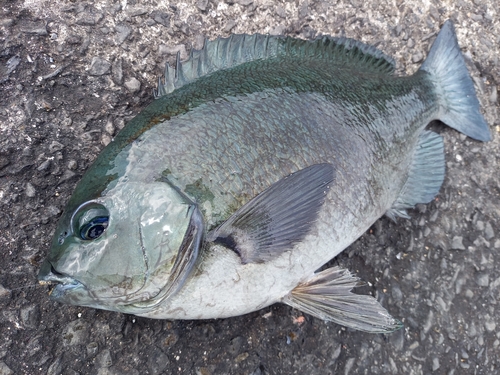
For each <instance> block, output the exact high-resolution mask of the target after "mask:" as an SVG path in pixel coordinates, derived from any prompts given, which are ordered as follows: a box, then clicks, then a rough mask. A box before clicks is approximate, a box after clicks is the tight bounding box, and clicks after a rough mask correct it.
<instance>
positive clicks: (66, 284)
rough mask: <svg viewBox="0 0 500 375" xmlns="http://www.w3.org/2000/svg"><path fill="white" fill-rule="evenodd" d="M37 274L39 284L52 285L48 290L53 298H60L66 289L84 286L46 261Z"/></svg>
mask: <svg viewBox="0 0 500 375" xmlns="http://www.w3.org/2000/svg"><path fill="white" fill-rule="evenodd" d="M46 263H47V264H44V265H43V267H42V270H41V271H40V274H39V275H38V283H39V284H40V285H51V286H53V287H52V288H51V289H50V291H49V296H50V297H51V298H53V299H58V298H60V297H61V296H62V295H63V294H64V293H65V292H66V291H67V290H70V289H75V288H85V286H84V285H83V284H82V283H81V282H79V281H77V280H75V279H74V278H72V277H70V276H67V275H64V274H62V273H61V272H59V271H57V270H56V269H55V268H54V266H53V265H52V264H51V263H50V262H46Z"/></svg>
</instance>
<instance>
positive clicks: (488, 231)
mask: <svg viewBox="0 0 500 375" xmlns="http://www.w3.org/2000/svg"><path fill="white" fill-rule="evenodd" d="M484 236H485V237H486V239H487V240H491V239H492V238H493V237H495V232H494V231H493V227H492V226H491V223H490V222H489V221H488V222H487V223H486V227H485V229H484Z"/></svg>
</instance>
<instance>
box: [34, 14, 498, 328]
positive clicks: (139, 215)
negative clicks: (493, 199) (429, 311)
mask: <svg viewBox="0 0 500 375" xmlns="http://www.w3.org/2000/svg"><path fill="white" fill-rule="evenodd" d="M393 69H394V65H393V62H392V60H391V59H390V58H388V57H387V56H385V55H384V54H383V53H381V52H380V51H378V50H376V49H375V48H373V47H370V46H367V45H365V44H362V43H360V42H356V41H353V40H350V39H335V38H327V37H325V38H322V39H318V40H315V41H301V40H295V39H291V38H280V37H269V36H261V35H254V36H233V37H231V38H229V39H219V40H216V41H213V42H206V44H205V47H204V49H203V50H202V51H195V52H194V54H192V55H191V58H190V60H189V61H188V62H186V63H183V64H182V65H180V64H178V65H177V67H176V69H175V71H174V70H168V69H167V71H166V73H165V79H166V82H165V83H163V82H160V83H159V87H158V96H159V98H158V99H157V100H156V101H155V102H153V103H152V104H151V105H150V106H149V107H147V108H146V109H145V110H143V111H142V112H141V113H140V114H139V115H138V116H137V117H135V118H134V119H133V120H132V121H131V122H130V123H129V124H127V126H126V127H125V128H124V129H123V130H122V131H121V132H120V134H119V135H118V136H117V137H116V138H115V140H114V141H113V142H112V143H111V144H110V145H108V146H107V147H106V149H105V150H104V151H103V152H102V153H101V154H100V155H99V157H98V159H97V160H96V162H95V163H94V164H93V166H92V167H91V168H90V169H89V170H88V171H87V173H86V174H85V175H84V177H83V178H82V180H81V182H80V183H79V184H78V186H77V188H76V190H75V192H74V194H73V196H72V197H71V199H70V201H69V203H68V205H67V207H66V209H65V212H64V214H63V216H62V217H61V219H60V223H59V226H58V228H57V231H56V234H55V236H54V240H53V244H52V248H51V250H50V253H49V256H48V258H47V260H46V261H45V263H44V265H43V266H42V269H41V271H40V276H39V279H40V280H41V282H51V283H56V284H57V285H56V286H55V288H54V289H53V291H52V294H51V297H52V298H53V299H55V300H58V301H61V302H64V303H70V304H76V305H83V306H90V307H95V308H102V309H108V310H115V311H122V312H126V313H132V314H135V315H139V316H146V317H151V318H160V319H206V318H223V317H229V316H235V315H241V314H245V313H247V312H250V311H255V310H258V309H260V308H263V307H265V306H268V305H270V304H273V303H276V302H284V303H287V304H289V305H291V306H294V307H297V308H300V309H302V310H303V311H305V312H308V313H310V314H312V315H315V316H317V317H320V318H323V319H327V320H333V321H336V322H338V323H341V324H345V325H347V326H350V327H353V328H357V329H361V330H365V331H369V332H387V331H391V330H393V329H396V328H397V327H399V326H400V325H399V322H398V321H397V320H395V319H393V318H392V317H391V316H390V315H389V314H388V313H387V312H386V311H385V309H383V307H381V306H380V305H379V304H378V302H377V301H376V300H375V299H374V298H372V297H370V296H361V295H357V294H352V293H351V292H350V290H351V289H352V287H354V286H355V285H356V283H357V279H356V278H355V277H353V276H351V275H350V273H349V272H348V271H346V270H342V269H340V268H338V267H334V268H331V269H327V270H325V271H322V272H319V273H316V270H318V269H319V268H320V267H321V266H322V265H324V264H325V263H326V262H328V261H329V260H330V259H332V258H333V257H335V256H336V255H337V254H339V253H340V252H341V251H342V250H343V249H345V248H346V247H347V246H349V245H350V244H351V243H352V242H354V241H355V240H356V239H357V238H358V237H359V236H361V235H362V234H363V233H364V232H365V231H366V230H367V229H368V228H369V227H370V226H371V225H372V224H373V223H374V222H375V221H376V220H377V219H378V218H380V217H381V216H382V215H384V214H388V215H389V216H391V217H395V216H406V212H405V209H407V208H411V207H413V206H414V205H415V204H416V203H427V202H429V201H430V200H432V199H433V197H434V196H435V195H436V194H437V193H438V191H439V188H440V186H441V184H442V181H443V178H444V152H443V141H442V138H441V137H440V136H439V135H437V134H435V133H433V132H430V131H427V130H425V127H426V126H427V124H428V123H429V122H430V121H432V120H434V119H440V120H442V121H443V122H445V123H446V124H448V125H450V126H452V127H454V128H455V129H457V130H459V131H461V132H463V133H465V134H467V135H469V136H471V137H473V138H475V139H479V140H488V139H489V137H490V134H489V130H488V127H487V125H486V123H485V122H484V119H483V118H482V116H481V114H480V113H479V108H478V101H477V99H476V96H475V93H474V89H473V85H472V81H471V79H470V77H469V76H468V72H467V70H466V68H465V65H464V63H463V58H462V56H461V53H460V50H459V48H458V44H457V42H456V37H455V34H454V30H453V26H452V25H451V23H450V22H447V23H445V25H444V26H443V29H442V31H441V32H440V34H439V36H438V37H437V40H436V42H435V43H434V45H433V47H432V49H431V51H430V54H429V57H428V59H427V60H426V62H425V63H424V64H423V66H422V67H421V69H420V70H418V71H417V72H416V73H415V74H414V75H412V76H407V77H397V76H395V75H394V74H393Z"/></svg>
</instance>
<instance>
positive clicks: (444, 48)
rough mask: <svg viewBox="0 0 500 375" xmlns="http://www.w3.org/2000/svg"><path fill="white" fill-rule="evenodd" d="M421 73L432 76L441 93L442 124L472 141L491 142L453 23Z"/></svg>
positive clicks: (445, 29)
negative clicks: (424, 72) (472, 139)
mask: <svg viewBox="0 0 500 375" xmlns="http://www.w3.org/2000/svg"><path fill="white" fill-rule="evenodd" d="M420 69H421V70H425V71H426V72H428V73H429V74H430V75H431V76H432V80H433V81H434V82H435V84H436V86H437V87H436V88H437V90H438V92H439V93H440V98H441V111H440V114H439V120H441V121H443V122H444V123H445V124H446V125H448V126H450V127H452V128H454V129H456V130H458V131H459V132H461V133H464V134H465V135H467V136H469V137H471V138H474V139H477V140H479V141H489V140H491V133H490V129H489V128H488V125H487V124H486V122H485V121H484V118H483V116H482V115H481V113H480V112H479V101H478V100H477V97H476V92H475V91H474V84H473V83H472V79H471V78H470V76H469V72H468V71H467V67H466V66H465V62H464V58H463V56H462V52H461V51H460V47H459V46H458V42H457V37H456V35H455V28H454V27H453V24H452V23H451V21H449V20H448V21H446V22H445V24H444V25H443V28H442V29H441V31H440V32H439V35H438V36H437V38H436V40H435V41H434V44H433V45H432V47H431V50H430V52H429V55H428V56H427V59H426V60H425V61H424V63H423V64H422V66H421V67H420Z"/></svg>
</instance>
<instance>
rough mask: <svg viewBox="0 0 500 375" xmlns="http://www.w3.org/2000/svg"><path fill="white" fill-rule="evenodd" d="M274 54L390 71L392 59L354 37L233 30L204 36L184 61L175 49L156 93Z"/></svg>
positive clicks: (273, 55)
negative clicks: (308, 38) (215, 36)
mask: <svg viewBox="0 0 500 375" xmlns="http://www.w3.org/2000/svg"><path fill="white" fill-rule="evenodd" d="M277 56H279V57H282V58H285V59H287V58H290V59H297V60H298V63H301V61H307V60H311V59H312V60H318V59H320V60H323V61H324V62H325V64H330V63H334V64H335V63H337V64H340V65H339V66H346V67H349V66H350V65H353V64H355V65H357V66H359V69H362V70H363V69H364V70H366V71H370V72H371V71H373V72H377V73H387V74H390V73H392V72H393V71H394V62H393V60H392V59H391V58H390V57H387V56H386V55H384V53H382V52H381V51H380V50H377V49H376V48H375V47H373V46H369V45H366V44H363V43H361V42H358V41H355V40H353V39H347V38H334V37H328V36H323V37H321V38H317V39H315V40H312V41H305V40H300V39H294V38H291V37H283V36H271V35H262V34H253V35H245V34H243V35H236V34H233V35H231V36H230V37H229V38H225V39H224V38H219V39H216V40H214V41H212V42H210V41H209V40H208V39H205V41H204V45H203V48H202V49H201V50H191V52H190V54H189V59H188V60H187V61H185V62H183V63H181V61H180V53H178V54H177V58H176V63H175V69H174V68H171V69H169V66H168V64H167V65H166V67H165V79H164V81H159V82H158V88H157V90H156V91H155V97H160V96H163V95H166V94H169V93H171V92H172V91H174V90H175V89H176V88H179V87H181V86H183V85H185V84H187V83H190V82H193V81H194V80H196V79H198V78H200V77H202V76H205V75H208V74H211V73H213V72H214V71H216V70H222V69H230V68H232V67H235V66H237V65H241V64H244V63H246V62H250V61H255V60H265V59H269V58H273V57H277ZM351 63H352V64H351Z"/></svg>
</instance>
